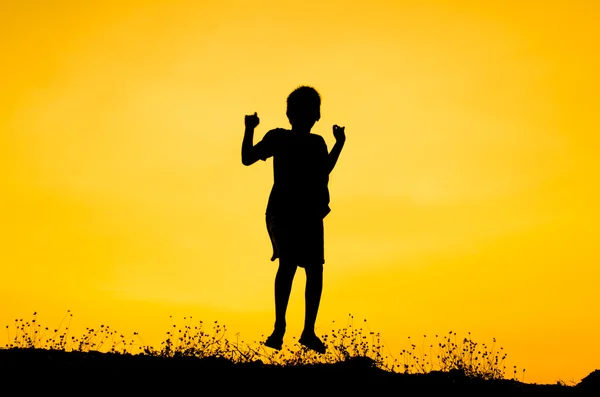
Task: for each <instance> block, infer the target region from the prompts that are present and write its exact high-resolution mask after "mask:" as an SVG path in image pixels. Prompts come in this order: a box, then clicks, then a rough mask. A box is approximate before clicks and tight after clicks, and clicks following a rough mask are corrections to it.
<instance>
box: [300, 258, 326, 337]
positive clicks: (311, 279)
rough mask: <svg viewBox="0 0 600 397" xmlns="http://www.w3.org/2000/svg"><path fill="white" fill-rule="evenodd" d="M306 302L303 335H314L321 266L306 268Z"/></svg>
mask: <svg viewBox="0 0 600 397" xmlns="http://www.w3.org/2000/svg"><path fill="white" fill-rule="evenodd" d="M305 270H306V290H305V292H304V297H305V301H306V305H305V316H304V331H303V332H302V333H303V334H306V335H314V334H315V323H316V321H317V313H318V312H319V304H320V302H321V293H322V291H323V265H320V264H319V265H314V266H306V269H305Z"/></svg>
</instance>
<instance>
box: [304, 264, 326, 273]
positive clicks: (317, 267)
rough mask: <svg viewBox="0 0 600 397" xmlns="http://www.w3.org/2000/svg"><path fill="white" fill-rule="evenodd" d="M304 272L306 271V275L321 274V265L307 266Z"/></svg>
mask: <svg viewBox="0 0 600 397" xmlns="http://www.w3.org/2000/svg"><path fill="white" fill-rule="evenodd" d="M304 270H306V275H313V274H315V275H317V274H323V265H322V264H321V263H318V264H313V265H307V266H306V267H305V268H304Z"/></svg>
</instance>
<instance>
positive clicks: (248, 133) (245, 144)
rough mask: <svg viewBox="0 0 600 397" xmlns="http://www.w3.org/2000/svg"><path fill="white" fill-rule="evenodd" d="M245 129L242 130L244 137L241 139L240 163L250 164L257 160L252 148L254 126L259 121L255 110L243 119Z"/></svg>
mask: <svg viewBox="0 0 600 397" xmlns="http://www.w3.org/2000/svg"><path fill="white" fill-rule="evenodd" d="M244 122H245V124H246V129H245V130H244V139H243V140H242V164H244V165H252V164H254V163H256V162H257V161H258V156H257V155H256V153H255V151H254V150H253V149H254V128H256V126H257V125H258V124H259V123H260V119H259V118H258V115H257V114H256V112H255V113H254V114H253V115H249V116H248V115H247V116H246V118H245V120H244Z"/></svg>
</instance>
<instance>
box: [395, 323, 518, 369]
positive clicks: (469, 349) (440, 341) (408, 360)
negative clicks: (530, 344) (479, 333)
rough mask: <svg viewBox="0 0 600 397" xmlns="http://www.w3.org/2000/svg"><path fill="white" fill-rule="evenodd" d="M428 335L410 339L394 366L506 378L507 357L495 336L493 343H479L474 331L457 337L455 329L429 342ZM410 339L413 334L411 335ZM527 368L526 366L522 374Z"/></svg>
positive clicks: (397, 367)
mask: <svg viewBox="0 0 600 397" xmlns="http://www.w3.org/2000/svg"><path fill="white" fill-rule="evenodd" d="M426 338H427V335H423V342H422V343H421V346H417V345H416V344H415V343H411V345H410V347H409V348H408V349H403V350H402V351H401V352H400V355H401V356H402V359H403V361H402V363H399V362H396V364H395V366H394V367H395V369H396V370H397V369H400V371H401V372H404V373H427V372H431V371H435V370H437V371H442V372H449V371H453V370H456V371H460V372H461V373H463V374H464V375H465V376H468V377H474V378H481V379H486V380H487V379H505V378H506V365H505V361H506V357H507V354H506V353H505V352H504V348H503V347H499V348H497V347H496V338H493V339H492V345H491V346H488V345H486V344H485V343H483V344H481V345H480V344H479V343H477V342H475V341H473V340H472V339H471V333H470V332H469V333H468V334H467V337H465V338H462V339H460V338H458V337H457V335H456V332H452V331H450V332H449V333H448V334H447V335H445V336H443V337H440V336H439V335H435V339H436V341H435V342H433V343H426V342H425V339H426ZM409 339H410V337H409ZM524 373H525V369H523V375H524ZM512 379H513V380H517V367H516V366H514V371H513V378H512Z"/></svg>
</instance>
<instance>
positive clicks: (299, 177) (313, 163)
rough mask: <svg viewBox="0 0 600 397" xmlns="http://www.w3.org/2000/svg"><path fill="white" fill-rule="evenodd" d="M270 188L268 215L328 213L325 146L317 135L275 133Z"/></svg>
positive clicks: (279, 131) (281, 131)
mask: <svg viewBox="0 0 600 397" xmlns="http://www.w3.org/2000/svg"><path fill="white" fill-rule="evenodd" d="M274 133H275V134H276V135H275V137H276V139H275V145H274V146H275V150H274V155H273V179H274V183H273V188H272V190H271V194H270V196H269V203H268V205H267V214H268V215H293V214H296V215H304V214H305V215H308V214H315V215H316V214H319V215H322V216H325V215H326V214H327V213H328V212H329V190H328V187H327V183H328V181H329V173H328V171H327V169H326V166H327V145H326V144H325V141H324V140H323V138H322V137H321V136H320V135H316V134H312V133H311V134H298V133H295V132H292V131H290V130H284V129H278V130H276V131H274Z"/></svg>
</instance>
